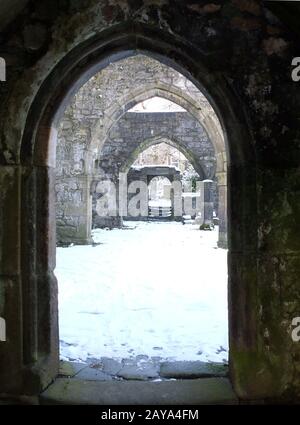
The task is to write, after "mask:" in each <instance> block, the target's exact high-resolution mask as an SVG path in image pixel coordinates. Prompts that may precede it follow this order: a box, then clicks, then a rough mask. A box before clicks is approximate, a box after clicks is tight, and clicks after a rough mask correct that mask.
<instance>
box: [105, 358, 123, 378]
mask: <svg viewBox="0 0 300 425" xmlns="http://www.w3.org/2000/svg"><path fill="white" fill-rule="evenodd" d="M101 363H102V365H103V369H102V371H103V372H105V373H108V374H109V375H117V374H118V372H120V370H121V369H122V367H123V365H122V363H121V362H119V361H117V360H114V359H109V358H108V357H102V358H101Z"/></svg>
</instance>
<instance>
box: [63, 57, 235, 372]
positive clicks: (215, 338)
mask: <svg viewBox="0 0 300 425" xmlns="http://www.w3.org/2000/svg"><path fill="white" fill-rule="evenodd" d="M158 82H159V83H158ZM162 84H164V85H165V86H166V87H169V89H166V88H164V93H163V96H162V88H161V86H160V85H162ZM156 85H157V86H158V87H156ZM159 90H161V91H159ZM172 91H173V93H172ZM175 93H176V95H175ZM187 97H189V102H190V106H189V107H188V108H189V110H187V109H186V107H187V101H186V99H187ZM171 99H172V100H171ZM120 110H121V111H122V112H120ZM199 111H201V113H199ZM220 153H222V155H221V156H220ZM220 158H221V159H220ZM225 160H226V152H225V144H224V136H223V133H222V130H221V126H220V123H219V121H218V118H217V116H216V114H215V112H214V110H213V108H212V106H211V105H210V103H209V102H208V100H207V99H206V98H205V96H204V95H203V94H202V93H201V92H200V91H199V89H198V88H197V87H196V86H195V85H194V84H193V83H192V82H191V81H190V80H188V79H187V78H186V77H184V76H183V75H182V74H180V73H179V72H178V71H176V70H175V69H173V68H171V67H169V66H167V65H164V64H163V63H162V62H159V61H157V60H156V59H152V58H150V57H148V56H145V55H136V56H129V57H128V58H126V59H122V60H119V61H116V62H112V63H111V64H110V65H108V66H107V67H106V68H104V69H103V70H102V71H101V72H100V73H98V74H96V75H95V76H93V77H92V78H91V79H90V80H88V81H87V83H86V84H85V85H84V86H83V87H82V88H81V89H80V90H79V91H78V92H77V93H76V94H75V96H74V97H73V99H72V100H71V102H70V104H69V105H68V107H67V108H66V110H65V113H64V116H63V117H62V119H61V121H60V123H59V131H58V145H57V156H56V165H57V166H56V169H57V174H56V200H57V212H56V223H57V235H58V238H57V242H58V245H59V247H58V248H57V266H56V270H55V273H56V276H57V278H58V288H59V321H60V354H61V359H62V360H67V361H73V362H74V361H76V362H84V364H85V365H86V367H85V368H83V369H82V371H81V372H80V373H79V374H78V375H76V376H77V378H78V377H82V378H84V377H86V376H88V375H95V376H96V375H97V376H98V379H102V380H111V379H115V380H122V379H125V380H134V379H137V380H139V379H143V380H160V379H163V380H168V379H174V378H191V377H192V378H199V377H202V376H214V375H218V374H219V375H221V376H224V375H226V373H228V311H227V262H226V261H227V250H226V249H221V248H219V247H218V239H219V234H222V231H223V234H225V233H226V232H227V229H226V226H225V220H226V214H227V211H226V205H225V204H222V200H221V202H219V188H220V187H221V185H220V186H219V185H218V179H220V176H221V175H222V176H223V177H224V176H226V161H225ZM83 164H84V166H83ZM89 164H90V165H89ZM122 175H125V178H126V185H125V191H126V192H127V193H126V195H127V199H126V202H128V206H127V207H126V208H127V209H126V211H127V214H124V212H123V211H121V207H120V205H121V200H120V196H121V195H122V194H124V193H123V192H122V190H124V188H123V189H122V190H120V187H121V183H120V182H121V178H122V177H121V176H122ZM198 183H199V184H198ZM223 185H224V178H223ZM132 188H133V190H132ZM178 188H179V189H178ZM178 190H179V191H180V192H178ZM143 193H144V195H145V196H146V198H147V200H146V201H145V207H146V212H145V213H139V214H137V215H135V214H131V210H130V207H131V206H132V205H133V204H134V212H136V211H139V210H140V209H141V205H142V203H143V202H144V201H143V199H144V198H143V199H142V195H143ZM144 195H143V196H144ZM112 198H114V199H113V201H111V199H112ZM220 204H222V206H221V208H219V206H220ZM178 207H180V212H179V213H178ZM113 208H116V211H112V210H113ZM100 210H101V213H100V212H99V211H100ZM104 210H105V214H103V215H102V213H103V211H104ZM219 211H220V214H221V216H220V219H221V220H222V223H223V226H224V227H223V229H222V231H221V232H219V221H220V219H219V217H217V215H218V213H219ZM92 229H93V230H92ZM216 265H217V267H215V266H216ZM199 267H200V269H201V273H200V274H199ZM175 312H176V315H174V313H175ZM211 362H213V363H214V366H213V367H212V366H211ZM215 363H217V364H215ZM112 364H113V365H114V367H112ZM187 365H188V367H189V368H190V370H189V371H187V370H186V367H187ZM99 368H100V370H101V373H100V372H99V370H98V369H99ZM117 369H118V370H117ZM93 370H94V373H93ZM99 376H100V378H99Z"/></svg>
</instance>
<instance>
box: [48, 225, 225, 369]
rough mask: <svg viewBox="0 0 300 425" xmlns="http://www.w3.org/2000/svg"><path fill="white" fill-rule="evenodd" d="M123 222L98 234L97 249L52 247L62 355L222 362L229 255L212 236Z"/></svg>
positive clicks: (190, 229)
mask: <svg viewBox="0 0 300 425" xmlns="http://www.w3.org/2000/svg"><path fill="white" fill-rule="evenodd" d="M126 225H127V226H130V227H131V229H114V230H111V231H108V230H100V229H97V230H95V231H94V232H93V238H94V241H95V242H101V244H100V245H97V246H94V247H93V246H73V247H69V248H57V268H56V276H57V278H58V282H59V325H60V341H61V358H62V359H72V360H85V359H86V358H87V357H96V358H98V357H99V358H100V357H103V356H107V357H113V358H129V357H135V356H137V355H139V354H146V355H148V356H160V357H162V358H164V359H166V358H168V359H174V360H175V359H176V360H203V361H208V360H209V361H222V360H224V359H225V360H226V359H227V357H228V353H227V349H228V341H227V326H228V325H227V251H225V250H222V249H217V248H216V241H217V231H216V230H215V231H212V232H203V231H202V232H201V231H199V230H197V228H196V227H195V226H193V225H184V226H183V225H182V224H181V223H175V222H169V223H168V222H167V223H146V222H144V223H143V222H130V223H129V222H127V223H126ZM133 227H136V228H135V229H134V230H132V228H133ZM220 347H222V348H224V349H225V350H226V352H225V351H223V350H222V349H221V351H220Z"/></svg>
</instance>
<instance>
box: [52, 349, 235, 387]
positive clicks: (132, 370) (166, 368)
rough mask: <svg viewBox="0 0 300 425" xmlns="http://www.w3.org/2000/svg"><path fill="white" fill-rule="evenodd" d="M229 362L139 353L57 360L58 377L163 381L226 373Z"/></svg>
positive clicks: (223, 375)
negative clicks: (150, 355)
mask: <svg viewBox="0 0 300 425" xmlns="http://www.w3.org/2000/svg"><path fill="white" fill-rule="evenodd" d="M227 376H228V366H227V365H226V364H223V363H208V362H202V361H171V360H169V361H168V360H163V359H161V358H160V357H148V356H145V355H139V356H136V357H135V358H129V359H122V360H116V359H112V358H108V357H102V358H100V359H91V358H90V359H88V360H87V362H86V363H78V362H65V361H61V362H60V369H59V375H58V377H59V378H73V379H84V380H88V381H111V380H118V381H121V380H135V381H136V380H137V381H166V380H175V379H198V378H213V377H218V378H220V377H222V378H224V377H227Z"/></svg>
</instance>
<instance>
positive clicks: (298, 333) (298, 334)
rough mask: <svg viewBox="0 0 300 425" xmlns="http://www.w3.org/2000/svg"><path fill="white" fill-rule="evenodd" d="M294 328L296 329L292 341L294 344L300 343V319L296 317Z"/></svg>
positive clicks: (293, 323)
mask: <svg viewBox="0 0 300 425" xmlns="http://www.w3.org/2000/svg"><path fill="white" fill-rule="evenodd" d="M292 326H293V327H294V326H295V327H294V329H293V330H292V334H291V336H292V340H293V341H294V342H299V341H300V317H294V318H293V320H292Z"/></svg>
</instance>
